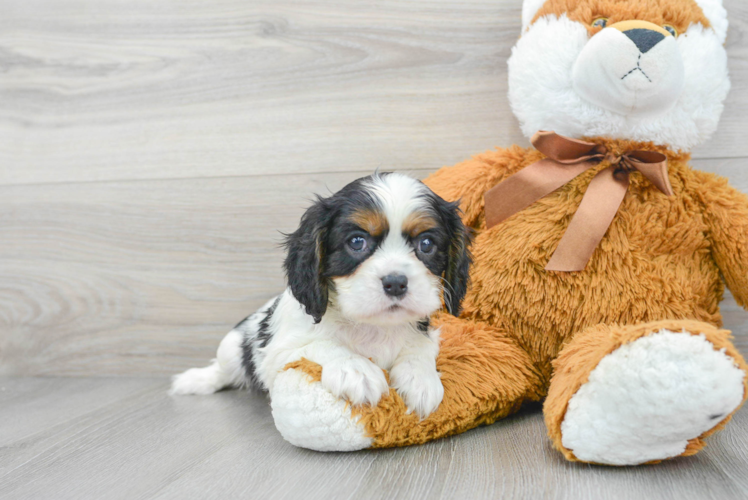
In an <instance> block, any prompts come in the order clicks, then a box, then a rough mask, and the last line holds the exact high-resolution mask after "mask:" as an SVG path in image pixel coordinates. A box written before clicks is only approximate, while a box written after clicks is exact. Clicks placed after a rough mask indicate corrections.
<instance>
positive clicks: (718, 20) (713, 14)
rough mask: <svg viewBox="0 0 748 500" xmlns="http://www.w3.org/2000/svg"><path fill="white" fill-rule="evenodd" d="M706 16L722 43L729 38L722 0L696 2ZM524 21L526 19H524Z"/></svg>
mask: <svg viewBox="0 0 748 500" xmlns="http://www.w3.org/2000/svg"><path fill="white" fill-rule="evenodd" d="M696 3H697V4H698V5H699V7H701V10H702V11H703V12H704V15H705V16H706V18H707V19H709V23H710V24H711V25H712V29H714V31H715V32H716V33H717V36H718V37H719V40H720V42H722V43H725V39H726V38H727V24H728V22H727V11H726V10H725V8H724V7H723V6H722V0H696ZM523 19H524V18H523Z"/></svg>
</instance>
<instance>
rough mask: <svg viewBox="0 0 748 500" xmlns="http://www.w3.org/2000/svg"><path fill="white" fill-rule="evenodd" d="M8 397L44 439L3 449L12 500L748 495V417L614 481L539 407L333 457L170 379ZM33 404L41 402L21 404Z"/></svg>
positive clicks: (253, 412) (28, 386) (256, 405)
mask: <svg viewBox="0 0 748 500" xmlns="http://www.w3.org/2000/svg"><path fill="white" fill-rule="evenodd" d="M84 380H85V381H84ZM0 389H3V390H2V391H0V421H2V422H3V423H5V422H13V421H18V420H28V421H30V422H33V426H31V425H30V426H29V430H30V429H31V428H32V427H33V429H34V431H33V432H18V433H17V437H16V439H11V440H5V441H4V442H3V444H2V447H1V448H0V497H1V498H3V499H40V498H54V499H68V498H69V499H89V498H90V499H100V498H107V499H117V498H123V499H133V498H139V499H150V498H159V499H171V498H174V499H177V498H179V499H183V498H205V499H213V498H215V499H218V498H273V499H294V498H299V497H300V496H301V497H303V498H305V499H309V500H316V499H330V498H356V499H361V500H368V499H399V498H409V499H420V498H423V499H427V498H428V499H432V498H443V499H449V498H476V499H484V498H485V499H495V498H507V499H512V498H555V499H574V500H585V499H595V500H597V499H633V498H653V499H670V498H672V499H715V500H716V499H739V498H745V497H746V495H748V478H747V477H746V475H745V470H746V469H747V468H748V411H747V410H745V409H744V410H742V411H740V412H739V413H738V414H737V416H736V418H735V419H734V421H733V422H732V423H731V424H730V425H729V426H728V427H727V428H726V429H725V431H723V432H721V433H719V434H717V435H716V436H714V437H713V438H712V439H711V440H710V443H709V445H708V446H707V448H706V449H705V450H704V451H703V452H702V453H700V454H699V455H696V456H695V457H690V458H684V459H676V460H673V461H669V462H666V463H663V464H660V465H657V466H642V467H635V468H611V467H597V466H589V465H580V464H571V463H568V462H566V461H565V460H564V459H563V458H562V457H561V455H560V454H558V453H557V452H556V451H554V450H553V449H552V448H551V445H550V443H549V441H548V439H547V437H546V435H545V427H544V424H543V420H542V414H541V413H540V408H539V407H528V408H527V409H525V410H523V411H522V412H521V413H520V414H518V415H515V416H512V417H510V418H507V419H505V420H502V421H500V422H498V423H496V424H494V425H492V426H489V427H483V428H479V429H475V430H473V431H470V432H467V433H465V434H463V435H460V436H456V437H453V438H447V439H442V440H439V441H435V442H432V443H429V444H426V445H424V446H416V447H410V448H400V449H393V450H378V451H363V452H356V453H348V454H345V453H324V454H323V453H316V452H312V451H308V450H302V449H298V448H295V447H293V446H291V445H289V444H288V443H286V442H285V441H283V439H282V438H281V437H280V435H279V434H278V432H277V431H276V430H275V427H274V426H273V423H272V416H271V414H270V409H269V406H268V404H267V401H266V399H265V397H264V396H262V395H259V394H251V393H246V392H243V391H228V392H222V393H218V394H215V395H212V396H206V397H169V396H167V395H166V394H165V390H166V381H165V380H163V379H160V380H159V379H129V378H126V377H120V378H113V379H112V378H110V379H65V378H58V379H41V380H40V379H0ZM27 392H28V393H29V400H33V401H34V403H26V402H24V398H19V397H18V395H20V394H24V393H27ZM7 394H12V396H11V397H8V396H7ZM105 394H108V395H107V396H106V398H105V399H101V396H102V395H105ZM94 401H96V403H95V404H94ZM80 402H85V403H84V404H83V405H81V404H80ZM51 413H55V414H60V415H64V416H65V417H63V418H60V419H58V420H55V419H53V418H50V414H51ZM73 415H75V417H74V418H66V417H72V416H73Z"/></svg>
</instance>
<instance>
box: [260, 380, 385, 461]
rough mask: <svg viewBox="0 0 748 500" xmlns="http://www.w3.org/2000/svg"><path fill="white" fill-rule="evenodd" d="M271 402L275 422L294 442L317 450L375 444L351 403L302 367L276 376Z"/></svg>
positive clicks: (339, 449)
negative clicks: (353, 412) (310, 375)
mask: <svg viewBox="0 0 748 500" xmlns="http://www.w3.org/2000/svg"><path fill="white" fill-rule="evenodd" d="M270 405H271V407H272V409H273V419H274V420H275V426H276V427H277V428H278V431H279V432H280V433H281V435H282V436H283V438H284V439H285V440H286V441H288V442H289V443H291V444H293V445H296V446H300V447H302V448H309V449H311V450H317V451H354V450H361V449H364V448H370V447H371V445H372V439H371V438H370V437H367V436H366V434H365V432H364V428H363V426H362V425H360V424H359V423H358V420H359V419H358V417H355V418H354V417H353V416H352V415H351V405H350V404H349V403H348V402H346V401H345V400H344V399H342V398H338V397H336V396H333V395H332V394H331V393H330V392H329V391H328V390H326V389H325V388H324V387H323V386H322V384H321V383H320V382H310V381H309V379H308V377H307V376H306V375H305V374H304V373H302V372H300V371H299V370H286V371H284V372H283V373H281V374H279V375H278V376H277V377H276V379H275V385H274V386H273V388H272V389H271V390H270Z"/></svg>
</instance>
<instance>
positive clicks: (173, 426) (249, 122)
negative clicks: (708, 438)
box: [0, 0, 748, 500]
mask: <svg viewBox="0 0 748 500" xmlns="http://www.w3.org/2000/svg"><path fill="white" fill-rule="evenodd" d="M725 6H726V8H727V9H728V11H729V13H730V16H731V25H730V32H729V36H728V39H727V43H726V48H727V51H728V57H729V67H730V74H731V78H732V82H733V87H732V91H731V93H730V95H729V97H728V100H727V102H726V105H725V112H724V114H723V117H722V121H721V123H720V127H719V130H718V131H717V133H716V134H715V136H714V138H713V139H712V140H711V141H709V142H708V143H706V144H704V145H702V146H700V147H699V148H697V149H696V150H695V151H694V155H693V156H694V160H693V165H694V166H695V167H696V168H699V169H702V170H707V171H712V172H717V173H720V174H722V175H725V176H727V177H729V179H730V180H731V182H732V183H733V184H734V185H735V186H737V187H738V188H739V189H741V190H743V191H744V192H748V169H747V168H746V164H748V141H746V140H745V139H744V135H745V130H746V129H747V128H748V2H746V1H745V0H725ZM520 12H521V0H377V1H376V2H362V1H354V0H211V1H199V0H158V1H153V0H0V377H4V378H0V499H2V500H5V499H12V498H30V499H40V498H41V499H46V498H49V499H54V500H57V499H63V498H71V499H88V498H91V499H96V500H99V499H107V498H127V499H137V498H153V497H160V498H165V497H172V498H180V499H184V498H187V499H190V498H221V499H226V498H239V497H241V498H272V499H275V498H294V499H305V500H306V499H313V498H324V499H335V498H355V499H357V500H359V499H366V498H387V499H391V498H533V499H534V498H571V499H575V500H576V499H585V498H591V499H608V498H637V499H639V498H673V499H676V498H677V499H679V500H681V499H684V498H699V499H701V498H715V499H726V498H748V472H746V471H748V458H747V457H748V455H747V452H746V450H748V411H746V410H743V411H742V413H740V414H739V415H738V417H737V418H736V420H735V421H734V422H733V423H732V424H731V425H730V426H728V428H727V430H726V431H725V432H723V433H720V434H719V435H717V436H715V438H714V439H712V442H711V444H710V446H709V447H708V448H707V449H706V450H705V451H704V452H703V453H701V454H699V455H697V456H696V457H692V458H689V459H679V460H675V461H672V462H668V463H665V464H661V465H658V466H652V467H649V466H647V467H639V468H628V469H613V468H601V467H592V466H587V465H573V464H569V463H566V462H565V461H563V460H562V458H561V456H560V455H559V454H558V453H556V452H554V451H553V450H552V449H551V448H550V446H549V443H548V440H547V439H546V438H545V430H544V426H543V422H542V417H541V415H540V414H539V412H538V409H537V408H531V409H528V410H527V411H525V412H523V413H522V414H520V415H517V416H515V417H512V418H509V419H507V420H505V421H502V422H499V423H497V424H495V425H493V426H491V427H488V428H483V429H477V430H475V431H472V432H469V433H467V434H465V435H462V436H457V437H454V438H450V439H445V440H442V441H438V442H434V443H430V444H428V445H425V446H420V447H413V448H408V449H398V450H389V451H388V450H384V451H376V452H361V453H354V454H328V455H323V454H318V453H313V452H309V451H305V450H300V449H296V448H293V447H292V446H290V445H288V444H287V443H285V442H284V441H283V440H282V439H281V438H280V436H279V434H278V433H277V431H276V430H275V428H274V426H273V423H272V420H271V416H270V412H269V408H268V405H267V402H266V401H265V400H264V398H263V397H262V396H257V395H251V394H247V393H240V392H227V393H221V394H218V395H215V396H211V397H205V398H179V399H175V398H170V397H168V396H167V395H166V392H165V391H166V387H167V380H168V379H167V376H168V375H171V374H173V373H176V372H178V371H181V370H183V369H185V368H188V367H191V366H198V365H203V364H205V363H206V362H207V361H208V360H209V359H210V358H211V357H212V356H213V355H214V352H215V348H216V346H217V344H218V342H219V340H220V339H221V337H222V336H223V335H224V334H225V332H226V331H227V330H228V329H229V328H230V327H231V326H233V324H235V323H236V322H237V321H238V320H240V319H241V318H243V317H244V316H246V315H247V313H249V312H251V311H253V310H254V309H255V308H257V307H259V306H260V305H261V304H262V303H264V302H265V301H266V300H267V299H268V298H269V297H271V296H272V295H273V294H276V293H277V292H279V291H280V290H281V289H282V288H283V286H284V283H283V275H282V272H281V266H280V263H281V260H282V250H281V248H280V247H279V242H280V240H281V237H280V233H281V232H288V231H290V230H292V229H294V227H295V225H296V224H297V223H298V220H299V217H300V215H301V213H302V211H303V210H304V208H305V207H306V206H307V205H308V203H309V202H308V200H309V199H310V198H311V197H312V196H313V194H314V193H321V194H324V193H326V192H329V191H334V190H336V189H338V188H340V187H342V186H343V185H344V184H345V183H347V182H349V181H351V180H353V179H355V178H357V177H360V176H362V175H366V174H369V173H371V172H372V171H374V170H375V169H382V170H399V171H405V172H411V173H412V174H414V175H416V176H418V177H424V176H426V175H428V174H429V173H430V172H433V171H434V170H436V169H437V168H439V167H441V166H444V165H450V164H454V163H455V162H457V161H460V160H462V159H464V158H466V157H469V156H470V155H471V154H475V153H479V152H481V151H484V150H487V149H491V148H493V147H496V146H508V145H510V144H513V143H520V144H523V145H526V144H527V140H526V139H525V138H523V137H522V135H521V134H520V131H519V128H518V126H517V122H516V120H515V118H514V117H513V116H512V113H511V110H510V107H509V103H508V101H507V85H506V82H507V78H506V60H507V58H508V57H509V54H510V52H511V47H512V45H513V44H514V43H515V42H516V40H517V37H518V34H519V26H520ZM722 310H723V314H724V316H725V324H726V326H727V327H728V328H730V329H732V330H733V331H734V332H735V335H736V345H737V346H738V347H739V348H740V349H741V350H742V351H743V353H748V313H746V311H744V310H743V309H741V308H740V307H738V306H737V304H736V303H735V301H734V300H733V298H732V297H731V296H730V295H729V293H728V294H727V295H726V297H725V301H724V302H723V304H722Z"/></svg>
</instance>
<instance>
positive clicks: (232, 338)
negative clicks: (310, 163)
mask: <svg viewBox="0 0 748 500" xmlns="http://www.w3.org/2000/svg"><path fill="white" fill-rule="evenodd" d="M469 244H470V235H469V232H468V230H467V229H466V228H465V226H464V225H463V224H462V221H461V219H460V213H459V208H458V205H457V204H456V203H448V202H446V201H444V200H443V199H441V198H440V197H439V196H437V195H436V194H434V193H433V192H432V191H431V190H430V189H429V188H427V187H426V186H425V185H424V184H423V183H421V182H420V181H417V180H415V179H412V178H410V177H408V176H406V175H402V174H396V173H390V174H379V175H374V176H370V177H365V178H362V179H359V180H356V181H354V182H352V183H350V184H348V185H347V186H346V187H344V188H343V189H341V190H340V191H339V192H337V193H335V194H334V195H332V196H330V197H329V198H318V199H317V202H316V203H315V204H314V205H313V206H312V207H310V208H309V209H308V210H307V211H306V213H305V214H304V216H303V217H302V219H301V224H300V226H299V228H298V230H296V231H295V232H294V233H292V234H290V235H288V236H287V239H286V248H287V250H288V255H287V257H286V260H285V269H286V273H287V276H288V285H289V286H288V289H287V290H286V291H285V292H284V293H282V294H281V295H279V296H278V297H275V298H274V299H272V300H271V301H270V302H268V303H267V304H265V305H264V306H263V307H262V308H261V309H260V310H259V311H258V312H256V313H255V314H253V315H251V316H249V317H248V318H246V319H245V320H244V321H242V322H241V323H239V324H238V325H236V326H235V327H234V329H233V330H231V331H230V332H229V333H228V335H226V337H225V338H224V339H223V341H222V342H221V344H220V346H219V348H218V354H217V357H216V359H215V360H214V361H213V363H212V364H211V365H210V366H208V367H206V368H193V369H191V370H187V371H186V372H184V373H182V374H180V375H177V376H176V377H175V378H174V381H173V385H172V393H173V394H210V393H213V392H215V391H218V390H220V389H224V388H227V387H242V386H255V387H257V388H260V389H264V390H272V387H273V382H274V380H275V377H276V376H277V375H278V373H280V372H281V371H282V370H283V368H284V367H285V366H286V364H288V363H289V362H292V361H297V360H299V359H301V358H302V357H303V358H306V359H308V360H310V361H314V362H316V363H318V364H320V365H321V366H322V385H323V386H324V387H325V388H326V389H327V390H329V391H330V392H331V393H332V394H334V395H335V396H338V397H344V398H347V399H348V400H349V401H350V402H351V403H352V404H354V405H355V404H361V403H369V404H372V405H376V404H377V403H378V402H379V399H380V398H381V397H382V395H384V394H387V393H388V391H389V386H388V385H387V380H386V379H385V377H384V373H383V372H382V369H386V370H389V371H390V380H391V383H392V387H393V388H395V389H396V390H397V391H398V392H399V393H400V395H401V396H402V398H403V400H404V401H405V403H406V404H407V405H408V408H409V409H410V410H411V411H415V412H416V413H417V414H418V415H419V416H421V417H422V418H424V417H426V416H427V415H429V414H430V413H431V412H433V411H434V410H436V408H437V407H438V406H439V404H440V403H441V400H442V397H443V395H444V388H443V387H442V383H441V380H440V377H439V373H438V372H437V370H436V356H437V353H438V350H439V330H438V329H434V328H431V327H430V326H429V316H430V315H431V314H432V313H433V312H435V311H437V310H438V309H440V308H441V307H442V300H443V301H444V305H445V306H446V308H447V310H448V311H449V312H450V313H451V314H454V315H457V314H459V311H460V302H461V301H462V298H463V297H464V295H465V290H466V288H467V284H468V271H469V267H470V253H469V249H468V247H469Z"/></svg>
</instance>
